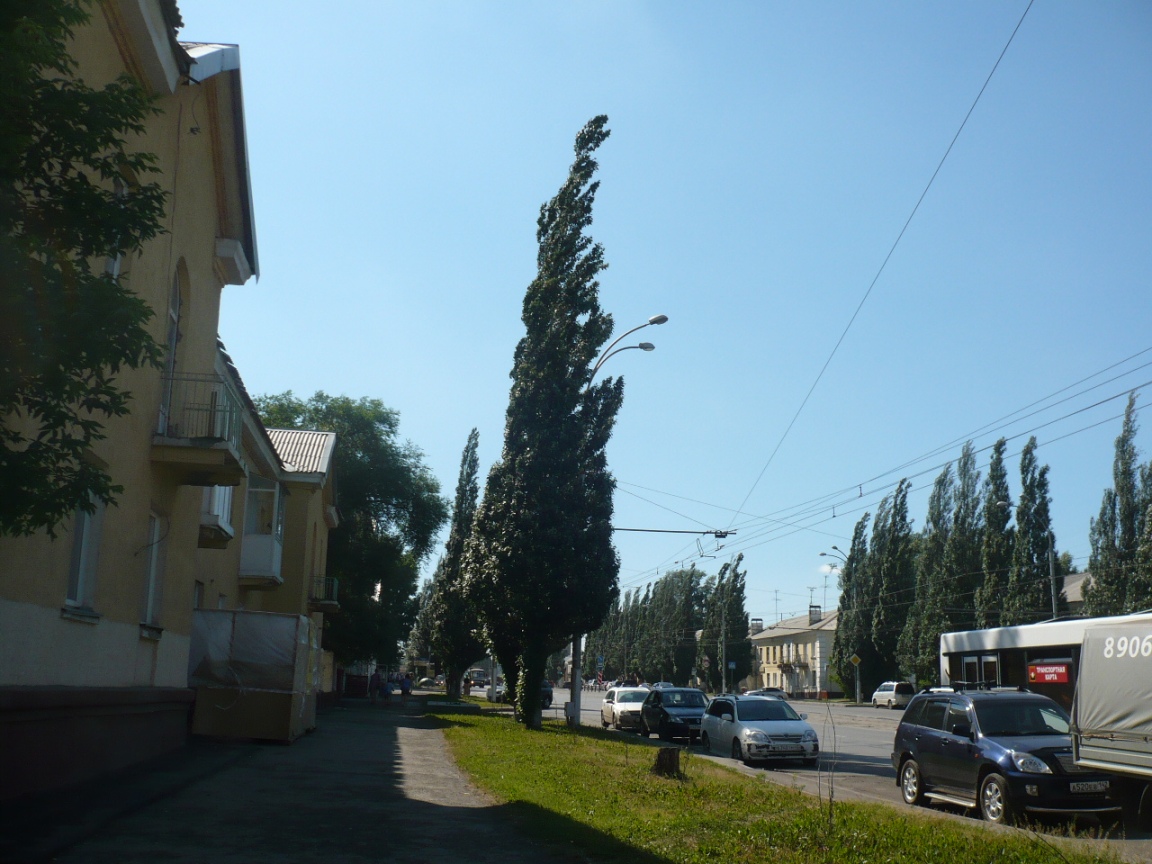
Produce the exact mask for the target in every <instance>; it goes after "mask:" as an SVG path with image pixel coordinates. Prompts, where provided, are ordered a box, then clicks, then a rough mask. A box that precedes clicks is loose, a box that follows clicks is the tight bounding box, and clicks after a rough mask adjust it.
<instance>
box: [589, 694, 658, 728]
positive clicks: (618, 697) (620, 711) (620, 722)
mask: <svg viewBox="0 0 1152 864" xmlns="http://www.w3.org/2000/svg"><path fill="white" fill-rule="evenodd" d="M647 698H648V690H647V689H646V688H643V687H613V688H612V689H610V690H609V691H608V692H607V693H605V694H604V704H603V705H601V706H600V725H601V726H603V727H604V728H605V729H607V728H608V727H609V726H615V727H616V728H617V729H639V728H640V706H642V705H643V704H644V700H645V699H647Z"/></svg>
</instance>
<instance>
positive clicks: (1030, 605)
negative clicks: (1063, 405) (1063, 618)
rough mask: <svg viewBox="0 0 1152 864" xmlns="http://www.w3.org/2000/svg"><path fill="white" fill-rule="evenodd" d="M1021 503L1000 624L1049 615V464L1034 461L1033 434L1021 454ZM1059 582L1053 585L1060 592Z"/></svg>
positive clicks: (1052, 547) (1050, 606) (1038, 619)
mask: <svg viewBox="0 0 1152 864" xmlns="http://www.w3.org/2000/svg"><path fill="white" fill-rule="evenodd" d="M1020 486H1021V488H1020V502H1019V504H1017V505H1016V543H1015V545H1014V546H1013V548H1012V566H1011V569H1009V571H1008V583H1007V585H1006V586H1005V589H1004V610H1003V614H1002V615H1001V619H1000V620H1001V623H1002V624H1005V625H1012V624H1028V623H1031V622H1033V621H1043V620H1045V619H1048V618H1051V617H1052V592H1051V588H1050V579H1049V562H1048V556H1049V552H1050V550H1054V544H1055V538H1054V537H1053V536H1052V525H1051V519H1050V516H1049V506H1050V504H1051V498H1050V496H1049V494H1048V466H1047V465H1038V464H1037V461H1036V436H1032V437H1031V438H1029V439H1028V443H1027V444H1025V445H1024V450H1023V452H1022V453H1021V454H1020ZM1061 587H1062V586H1061V585H1057V586H1056V590H1057V592H1059V590H1060V588H1061Z"/></svg>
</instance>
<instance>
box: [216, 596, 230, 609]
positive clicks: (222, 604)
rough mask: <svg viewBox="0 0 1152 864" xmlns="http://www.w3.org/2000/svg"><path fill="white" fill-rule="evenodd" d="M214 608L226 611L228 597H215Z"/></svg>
mask: <svg viewBox="0 0 1152 864" xmlns="http://www.w3.org/2000/svg"><path fill="white" fill-rule="evenodd" d="M216 608H217V609H227V608H228V595H227V594H219V595H217V597H216Z"/></svg>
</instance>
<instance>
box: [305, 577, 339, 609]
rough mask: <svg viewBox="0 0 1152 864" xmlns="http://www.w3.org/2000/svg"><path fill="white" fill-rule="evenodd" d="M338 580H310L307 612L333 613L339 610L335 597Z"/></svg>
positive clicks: (330, 578) (337, 589) (337, 590)
mask: <svg viewBox="0 0 1152 864" xmlns="http://www.w3.org/2000/svg"><path fill="white" fill-rule="evenodd" d="M339 588H340V580H339V579H333V578H332V577H331V576H316V577H314V578H313V579H312V587H311V589H310V590H309V594H308V611H309V612H335V611H336V610H338V609H339V608H340V602H339V600H338V599H337V595H338V592H339Z"/></svg>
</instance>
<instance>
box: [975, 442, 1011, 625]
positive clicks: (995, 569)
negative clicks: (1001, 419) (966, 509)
mask: <svg viewBox="0 0 1152 864" xmlns="http://www.w3.org/2000/svg"><path fill="white" fill-rule="evenodd" d="M1007 446H1008V442H1007V440H1006V439H1004V438H1001V439H1000V440H999V441H997V442H996V443H995V444H993V445H992V457H991V459H990V461H989V464H988V479H987V480H985V481H984V492H983V498H984V533H983V537H982V541H981V545H980V568H981V570H982V571H983V577H984V578H983V582H982V583H981V585H980V586H979V587H978V588H977V589H976V598H975V607H976V609H975V611H976V626H977V627H980V628H984V627H999V626H1000V624H1001V612H1002V610H1003V608H1004V590H1005V585H1006V584H1007V582H1008V571H1009V569H1010V568H1011V566H1012V550H1013V548H1014V547H1015V545H1016V531H1015V529H1014V528H1012V527H1011V526H1010V525H1009V522H1011V520H1012V496H1011V493H1010V491H1009V489H1008V470H1007V469H1006V468H1005V467H1004V450H1005V448H1007Z"/></svg>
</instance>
